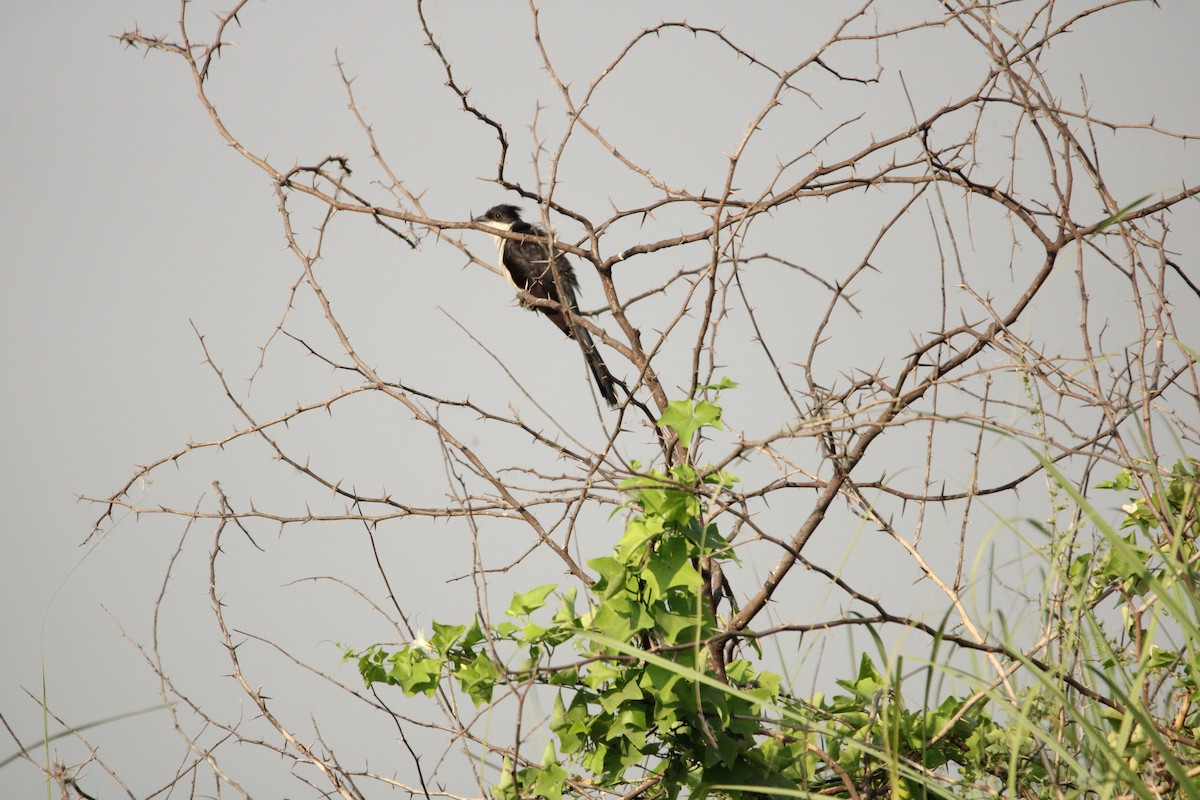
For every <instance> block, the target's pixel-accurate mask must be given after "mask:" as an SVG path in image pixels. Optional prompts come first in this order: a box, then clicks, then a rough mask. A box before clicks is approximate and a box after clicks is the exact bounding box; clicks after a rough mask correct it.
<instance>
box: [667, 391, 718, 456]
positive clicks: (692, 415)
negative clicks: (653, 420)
mask: <svg viewBox="0 0 1200 800" xmlns="http://www.w3.org/2000/svg"><path fill="white" fill-rule="evenodd" d="M658 424H659V427H663V428H669V429H671V430H673V431H675V435H676V436H678V437H679V442H680V444H682V445H683V446H684V447H685V448H689V447H691V443H692V437H694V436H695V435H696V431H698V430H700V429H701V428H703V427H710V428H720V427H721V408H720V406H715V405H713V404H712V403H710V402H708V401H707V400H701V401H700V402H696V401H694V400H672V401H671V402H669V403H668V404H667V410H666V411H665V412H663V415H662V418H661V419H659V421H658Z"/></svg>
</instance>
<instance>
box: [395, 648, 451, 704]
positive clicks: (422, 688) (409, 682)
mask: <svg viewBox="0 0 1200 800" xmlns="http://www.w3.org/2000/svg"><path fill="white" fill-rule="evenodd" d="M388 660H389V661H391V662H392V667H391V669H389V670H388V673H387V680H388V682H389V683H394V684H396V685H397V686H399V687H400V688H401V689H403V690H404V693H405V694H407V695H409V696H410V697H411V696H412V695H417V694H425V695H428V696H430V697H432V696H433V693H434V692H435V691H436V690H437V687H438V683H439V682H440V679H441V674H442V664H443V663H444V662H443V661H442V659H441V658H436V657H433V656H429V655H426V653H425V651H424V650H422V649H420V648H416V647H406V648H404V649H402V650H398V651H396V652H395V653H393V654H392V655H391V656H389V657H388Z"/></svg>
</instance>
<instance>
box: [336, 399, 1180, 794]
mask: <svg viewBox="0 0 1200 800" xmlns="http://www.w3.org/2000/svg"><path fill="white" fill-rule="evenodd" d="M710 388H729V386H728V385H725V384H722V385H720V386H718V387H710ZM720 414H721V409H720V408H719V407H718V406H716V405H713V404H711V403H708V402H692V401H682V402H675V403H671V405H670V408H669V409H668V411H667V413H666V414H664V415H663V418H662V420H660V425H661V426H663V427H665V428H667V429H669V430H671V431H672V432H674V434H675V435H676V436H678V440H679V441H680V442H681V443H683V444H684V446H685V447H687V446H689V445H690V444H691V443H693V440H694V437H695V435H696V433H697V432H698V431H700V430H701V429H702V428H704V427H714V428H717V427H719V426H720ZM689 452H691V451H690V450H689ZM1048 468H1049V469H1050V470H1051V473H1052V474H1054V471H1053V468H1052V467H1048ZM635 469H639V470H640V469H641V468H640V466H635ZM1135 479H1136V476H1135V475H1134V474H1133V473H1130V472H1123V473H1121V474H1119V475H1118V476H1117V477H1116V478H1115V479H1114V480H1113V481H1112V482H1110V483H1108V484H1104V488H1108V489H1112V490H1115V491H1121V492H1127V491H1129V490H1131V489H1132V488H1133V487H1134V486H1135V483H1136V480H1135ZM736 481H737V478H736V477H735V476H733V475H732V474H730V473H727V472H724V471H720V470H714V469H712V468H697V467H695V466H692V465H690V464H677V465H675V466H673V467H670V468H669V469H668V470H667V471H665V472H664V471H660V470H654V469H649V470H645V471H641V472H638V473H637V474H635V475H634V476H633V477H631V478H629V479H628V480H626V481H625V482H624V483H623V484H622V488H623V490H624V491H625V493H626V496H627V498H628V500H627V507H628V509H629V511H630V514H629V518H628V520H627V522H626V525H625V531H624V534H623V535H622V537H621V538H620V540H619V541H618V542H617V544H616V545H615V547H614V548H613V550H612V552H611V554H610V555H608V556H605V557H602V558H596V559H593V560H591V561H589V562H588V565H587V566H588V567H589V568H590V570H591V571H592V575H593V576H594V578H595V580H594V582H593V583H592V584H591V585H590V586H588V587H587V592H588V597H587V601H588V602H587V603H586V609H587V610H584V611H580V610H579V608H578V606H579V605H580V604H579V603H578V602H577V601H578V592H577V590H576V589H575V588H574V587H566V588H563V589H561V591H556V590H558V586H557V585H556V584H547V585H543V586H539V587H536V588H533V589H530V590H528V591H525V592H519V593H517V594H515V595H514V596H513V598H512V601H511V603H510V604H509V607H508V610H507V614H506V619H505V620H503V621H501V622H499V623H496V624H493V625H492V626H490V627H487V628H485V627H482V626H481V624H480V622H479V621H478V620H475V621H474V622H472V623H471V624H470V625H469V626H468V625H443V624H439V623H434V624H433V631H434V634H433V637H432V639H430V640H428V641H426V640H425V639H424V638H423V637H418V639H417V640H416V641H414V642H411V643H409V644H408V645H405V646H402V647H399V648H395V649H389V648H385V647H383V646H373V647H370V648H367V649H365V650H363V651H361V652H348V653H347V657H348V658H353V659H357V662H358V668H359V671H360V672H361V674H362V677H363V679H364V680H365V681H366V682H367V683H368V684H372V683H380V684H389V685H394V686H398V687H399V688H400V689H402V690H403V691H404V692H405V693H406V694H408V695H417V694H426V695H433V694H434V693H436V692H439V691H451V690H453V689H457V690H458V691H460V692H462V693H463V694H465V695H466V697H468V698H469V699H470V700H471V702H473V703H474V704H475V705H476V706H482V705H485V704H488V703H490V702H491V701H492V700H493V699H494V698H495V696H496V694H497V689H501V688H502V687H505V686H514V687H517V686H528V685H531V684H538V685H541V686H544V687H550V688H551V689H553V690H555V697H554V703H553V711H552V713H551V716H550V719H549V730H550V732H551V733H552V734H553V736H554V741H553V742H552V743H551V744H549V745H547V747H546V749H545V752H544V754H543V756H542V758H541V760H540V761H539V762H537V763H534V762H533V761H531V760H522V761H520V762H519V763H514V761H513V760H512V759H511V758H509V759H508V760H506V761H505V763H504V765H503V767H502V772H501V774H500V776H499V779H498V780H497V782H496V784H495V785H494V786H493V788H492V795H493V796H494V797H495V798H498V799H499V800H516V798H521V797H538V798H545V800H559V799H560V798H562V797H563V796H564V795H566V796H573V797H575V796H584V795H585V794H587V793H589V792H593V791H594V790H595V789H597V788H600V789H605V790H611V791H613V792H616V793H625V792H628V791H630V790H631V788H632V787H634V786H637V785H639V784H641V783H642V782H643V781H650V783H649V784H647V785H646V786H647V789H646V791H647V796H651V797H664V798H668V799H669V800H673V798H676V797H678V796H680V795H684V796H689V797H698V798H699V797H705V796H706V795H709V794H716V795H718V796H721V797H728V798H741V797H747V796H748V797H755V798H758V797H764V796H766V795H768V794H772V793H774V794H783V795H790V796H813V795H820V796H832V797H852V796H885V795H886V796H890V797H895V798H902V799H903V798H945V797H993V796H1024V797H1042V796H1056V797H1060V796H1061V797H1085V796H1089V797H1090V796H1098V795H1096V794H1095V793H1096V792H1099V795H1102V796H1115V795H1120V794H1123V793H1124V794H1129V795H1132V796H1143V797H1150V796H1156V792H1157V793H1158V794H1162V792H1158V791H1157V790H1151V789H1148V788H1147V787H1148V786H1155V787H1159V789H1161V788H1162V787H1168V791H1167V792H1166V793H1167V794H1170V791H1169V789H1170V787H1189V786H1191V784H1192V782H1193V778H1192V777H1191V775H1190V772H1189V770H1192V771H1194V765H1195V753H1184V752H1181V751H1182V750H1183V749H1186V748H1185V746H1184V744H1182V743H1183V742H1194V741H1196V740H1197V739H1198V738H1200V715H1198V714H1197V713H1195V712H1193V711H1192V710H1191V709H1192V704H1191V698H1192V696H1193V694H1194V693H1195V690H1196V683H1197V678H1198V676H1200V662H1198V661H1197V657H1196V652H1197V650H1196V647H1195V644H1196V643H1197V642H1198V641H1200V637H1197V635H1196V630H1195V626H1194V622H1193V621H1194V620H1195V619H1196V617H1197V610H1198V609H1197V608H1196V593H1195V592H1194V591H1193V580H1194V577H1195V564H1196V551H1195V541H1196V535H1197V533H1200V523H1198V522H1197V500H1196V490H1197V477H1196V469H1195V462H1194V461H1189V462H1187V463H1183V462H1181V463H1180V464H1179V465H1177V466H1176V468H1175V470H1174V471H1173V472H1172V474H1171V476H1170V477H1169V478H1168V479H1167V480H1166V481H1165V482H1160V483H1159V484H1158V485H1157V487H1156V489H1155V490H1154V491H1153V492H1151V493H1149V494H1145V495H1141V496H1137V497H1133V498H1131V499H1130V502H1129V503H1127V504H1126V505H1125V506H1124V511H1125V515H1126V516H1125V519H1124V521H1123V522H1122V524H1121V530H1122V531H1128V532H1127V533H1122V532H1120V531H1116V530H1113V529H1112V528H1111V527H1108V526H1106V524H1105V523H1104V521H1103V520H1102V519H1101V517H1100V515H1098V514H1096V513H1095V512H1094V510H1092V509H1091V506H1089V505H1087V503H1086V500H1085V499H1084V498H1082V497H1080V496H1077V493H1074V490H1072V489H1070V488H1069V487H1067V486H1065V485H1064V488H1066V490H1067V492H1068V493H1069V494H1072V496H1073V497H1074V500H1075V501H1076V502H1077V503H1079V504H1080V506H1081V507H1082V508H1085V509H1086V510H1089V511H1090V512H1092V513H1093V514H1094V521H1095V522H1096V524H1097V527H1098V529H1099V530H1100V531H1101V532H1102V533H1103V534H1104V535H1102V536H1101V537H1100V538H1099V539H1098V540H1097V546H1096V547H1095V548H1093V549H1092V550H1089V551H1086V552H1078V553H1077V554H1076V555H1075V556H1074V558H1073V559H1072V560H1070V562H1069V566H1068V568H1067V575H1066V576H1065V577H1066V579H1067V580H1066V585H1067V595H1068V597H1067V598H1066V602H1064V603H1063V604H1062V608H1064V609H1068V610H1069V614H1064V615H1063V616H1062V618H1061V620H1060V622H1061V623H1062V624H1063V625H1064V628H1065V632H1064V634H1063V639H1064V640H1070V641H1071V642H1073V643H1074V644H1073V646H1074V647H1077V648H1079V649H1080V650H1082V651H1085V659H1084V660H1085V661H1087V662H1088V663H1089V665H1090V672H1087V673H1084V674H1082V675H1075V676H1073V677H1072V680H1073V681H1074V683H1070V684H1068V683H1067V682H1065V681H1064V675H1066V674H1067V672H1068V667H1067V666H1066V664H1065V663H1064V664H1051V663H1046V662H1035V661H1033V660H1029V659H1025V658H1024V657H1023V656H1021V655H1020V654H1018V653H1015V652H1014V653H1010V654H1008V655H1009V657H1010V658H1012V659H1013V660H1014V661H1017V662H1021V663H1020V665H1021V666H1023V667H1024V670H1025V672H1024V674H1026V675H1028V676H1031V678H1030V680H1029V681H1028V682H1027V685H1025V686H1023V687H1021V688H1019V690H1018V691H1017V692H1016V694H1015V699H1014V696H1013V695H1010V696H1004V695H1001V694H1000V693H999V692H998V691H997V690H996V688H995V686H994V685H993V686H990V687H987V686H981V687H980V690H979V691H978V692H976V693H973V694H972V695H971V696H968V697H958V696H955V695H952V694H948V695H946V696H944V697H941V698H938V699H934V700H930V699H927V700H926V701H924V702H922V703H920V704H919V705H918V706H917V707H910V705H909V701H908V700H907V699H906V697H908V696H913V697H925V698H929V696H930V689H929V687H930V686H931V685H932V684H933V683H934V675H935V673H936V672H937V671H945V672H952V670H950V668H949V667H948V666H947V665H945V664H943V665H940V666H939V665H938V664H935V663H934V662H933V660H932V659H931V661H930V663H928V664H926V665H924V666H923V667H922V668H920V669H918V670H916V671H915V673H914V674H915V675H916V676H917V677H916V678H914V677H913V675H909V676H907V677H905V675H904V673H903V670H902V661H900V660H897V662H896V663H895V664H894V665H891V666H890V667H889V669H888V671H881V670H880V667H879V665H877V663H876V661H875V659H873V658H872V657H871V656H870V655H868V654H866V653H862V654H860V655H859V656H858V671H857V673H856V674H855V675H853V676H850V677H847V678H844V679H842V680H838V681H837V682H836V685H837V686H838V687H839V688H840V689H841V691H840V692H838V693H836V694H834V695H833V696H828V697H827V696H826V695H824V694H818V695H816V696H814V697H811V698H808V699H800V698H797V697H794V696H792V695H790V694H788V693H787V692H786V691H784V689H783V685H784V681H783V678H782V677H781V676H780V675H778V674H775V673H773V672H771V671H769V670H765V669H762V668H761V666H760V665H759V664H758V663H757V662H756V661H755V660H752V659H751V658H749V657H747V656H748V655H756V654H758V652H759V651H758V650H757V647H756V644H755V642H756V637H755V636H754V635H753V633H752V632H749V631H732V630H727V629H726V628H725V627H723V625H722V624H721V622H720V621H719V620H718V619H717V618H716V616H714V611H713V608H712V607H710V604H709V602H708V601H707V597H706V581H707V576H708V575H709V574H711V567H712V565H713V564H714V563H720V562H730V561H733V560H734V559H735V555H734V552H733V550H732V548H731V547H730V546H729V544H728V542H727V541H726V539H725V537H724V536H723V535H722V533H721V531H720V530H719V529H718V526H717V525H716V524H714V523H713V522H712V521H711V519H712V513H713V502H714V500H715V499H716V498H717V497H718V496H719V495H720V493H721V492H723V491H725V490H727V489H728V488H730V487H731V486H733V485H734V484H735V483H736ZM1106 598H1119V599H1120V601H1121V603H1122V604H1123V605H1122V609H1123V614H1124V616H1123V617H1122V620H1123V622H1124V628H1123V630H1122V631H1121V632H1120V633H1119V634H1118V635H1115V636H1113V635H1110V634H1109V631H1108V628H1107V627H1106V626H1105V624H1104V622H1103V621H1102V619H1101V617H1100V616H1099V615H1098V613H1097V611H1098V608H1099V607H1100V606H1101V604H1102V603H1103V602H1104V601H1105V599H1106ZM552 600H553V602H552ZM551 612H552V613H551ZM1055 613H1059V612H1055ZM1148 615H1150V616H1154V620H1153V622H1152V624H1151V625H1147V621H1148ZM1072 620H1073V622H1072ZM1167 628H1170V630H1171V631H1172V633H1173V634H1174V635H1176V637H1177V645H1176V646H1174V647H1171V648H1167V647H1163V646H1159V645H1158V644H1154V643H1153V639H1154V636H1152V635H1150V634H1151V633H1152V630H1151V629H1153V632H1158V633H1160V634H1161V633H1162V632H1163V631H1165V630H1166V629H1167ZM747 644H749V645H750V648H749V653H747V652H746V650H747V648H746V646H745V645H747ZM939 645H940V639H939V640H936V641H935V643H934V648H933V649H934V652H935V653H936V652H937V649H938V646H939ZM731 654H732V656H733V657H730V655H731ZM727 658H728V660H726V659H727ZM960 677H963V678H964V679H966V680H968V681H971V680H972V678H971V676H968V675H961V676H960ZM1085 683H1087V684H1088V686H1087V687H1085V686H1084V684H1085ZM1149 685H1155V686H1158V687H1160V688H1161V687H1164V686H1166V687H1169V688H1168V689H1167V690H1166V691H1165V694H1164V696H1163V697H1162V698H1160V699H1161V700H1162V702H1161V703H1160V705H1159V707H1157V708H1151V707H1149V706H1147V705H1146V704H1144V703H1143V702H1142V699H1143V697H1144V696H1147V695H1145V694H1144V693H1145V691H1146V688H1147V686H1149ZM1081 690H1082V691H1084V692H1090V694H1086V695H1081V694H1080V691H1081ZM1098 698H1105V701H1104V702H1100V701H1099V700H1098ZM1081 699H1082V700H1085V701H1086V702H1081ZM1164 720H1172V727H1171V728H1170V730H1169V731H1167V729H1166V728H1165V727H1164Z"/></svg>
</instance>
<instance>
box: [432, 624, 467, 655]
mask: <svg viewBox="0 0 1200 800" xmlns="http://www.w3.org/2000/svg"><path fill="white" fill-rule="evenodd" d="M466 630H467V626H465V625H442V624H441V623H439V622H437V621H436V620H435V621H434V622H433V639H431V640H430V641H429V643H430V644H431V645H433V648H434V649H435V650H437V651H438V653H440V654H441V655H443V656H444V655H446V653H447V652H448V651H449V650H450V648H451V647H453V646H454V643H455V642H457V641H458V639H459V637H461V636H462V635H463V634H464V633H466Z"/></svg>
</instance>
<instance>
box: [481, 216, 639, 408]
mask: <svg viewBox="0 0 1200 800" xmlns="http://www.w3.org/2000/svg"><path fill="white" fill-rule="evenodd" d="M474 221H475V222H478V223H479V224H481V225H484V226H486V227H488V228H494V229H495V230H499V231H511V232H512V233H521V234H525V235H526V236H536V237H539V239H542V240H543V241H517V240H515V239H505V238H504V237H503V236H497V235H495V234H493V235H492V238H493V239H495V240H496V249H497V253H498V255H499V258H500V266H501V267H503V269H504V277H506V278H508V282H509V283H510V284H512V286H513V288H515V289H517V290H518V291H521V292H526V293H528V294H529V295H531V296H532V297H535V298H537V299H538V300H548V301H551V302H553V303H556V304H557V305H554V306H551V305H549V304H547V305H542V304H538V305H531V304H528V303H523V304H524V305H525V306H526V307H527V308H531V309H536V310H538V311H540V312H542V313H543V314H545V315H546V316H547V317H549V318H550V321H551V322H553V323H554V324H555V325H557V326H558V329H559V330H560V331H562V332H563V333H565V334H566V335H567V336H569V337H571V338H572V339H574V340H575V341H577V342H578V343H579V347H580V349H581V350H583V357H584V358H585V359H586V360H587V365H588V368H589V369H591V371H592V377H594V378H595V379H596V387H597V388H598V389H599V390H600V394H601V395H603V396H604V400H605V402H607V403H608V405H609V406H610V407H615V406H616V405H617V392H616V380H615V379H614V378H613V376H612V373H611V372H609V371H608V366H607V365H605V363H604V359H602V358H601V357H600V353H599V352H598V351H597V350H596V343H595V342H594V341H592V335H591V333H589V332H588V330H587V329H586V328H584V327H583V326H582V325H580V324H579V323H578V322H577V321H576V320H575V319H574V318H573V317H574V315H576V314H578V313H579V303H578V301H577V299H576V296H575V295H576V293H577V292H578V290H579V280H578V278H576V277H575V270H574V269H573V268H572V267H571V265H570V263H568V262H567V259H566V257H565V256H564V255H563V254H562V253H558V254H556V255H555V257H554V261H553V268H551V267H552V265H551V260H550V245H549V242H550V237H549V235H548V234H547V233H546V232H545V231H544V230H542V229H541V228H540V227H539V226H537V225H533V224H531V223H528V222H526V221H525V220H523V219H521V210H520V209H519V208H517V207H516V206H510V205H499V206H494V207H492V208H490V209H488V210H487V211H486V212H485V213H483V214H482V215H480V216H478V217H476V218H475V220H474ZM556 272H557V273H558V277H557V280H556V279H555V273H556ZM560 287H561V289H562V292H561V293H560V292H559V289H560ZM563 295H565V302H564V298H563Z"/></svg>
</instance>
